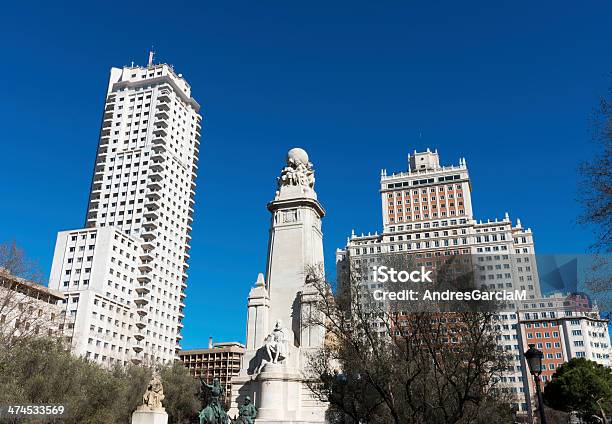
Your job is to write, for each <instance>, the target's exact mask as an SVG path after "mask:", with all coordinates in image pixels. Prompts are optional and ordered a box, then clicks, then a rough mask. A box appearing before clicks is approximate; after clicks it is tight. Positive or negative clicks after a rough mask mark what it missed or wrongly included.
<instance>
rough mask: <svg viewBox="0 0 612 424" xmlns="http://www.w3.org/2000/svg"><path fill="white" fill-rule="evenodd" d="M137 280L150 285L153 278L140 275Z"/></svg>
mask: <svg viewBox="0 0 612 424" xmlns="http://www.w3.org/2000/svg"><path fill="white" fill-rule="evenodd" d="M136 279H137V280H138V281H139V282H140V283H141V284H143V283H144V284H148V283H150V282H151V281H152V280H151V277H149V276H148V275H139V276H138V277H136Z"/></svg>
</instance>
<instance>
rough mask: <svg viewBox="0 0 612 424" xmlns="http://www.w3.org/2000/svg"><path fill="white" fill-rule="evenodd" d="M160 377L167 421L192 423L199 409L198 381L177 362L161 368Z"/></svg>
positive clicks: (179, 423)
mask: <svg viewBox="0 0 612 424" xmlns="http://www.w3.org/2000/svg"><path fill="white" fill-rule="evenodd" d="M160 376H161V379H162V383H163V385H164V395H165V396H166V398H165V400H164V402H163V403H164V405H165V407H166V412H168V421H169V422H171V423H173V424H188V423H190V422H193V420H194V419H196V418H197V415H198V411H199V409H200V402H199V400H198V390H199V389H200V383H199V382H198V380H196V379H195V378H193V376H192V375H191V374H189V371H188V370H187V368H185V366H183V364H181V363H179V362H175V363H173V364H172V365H169V366H166V367H164V368H162V369H161V372H160Z"/></svg>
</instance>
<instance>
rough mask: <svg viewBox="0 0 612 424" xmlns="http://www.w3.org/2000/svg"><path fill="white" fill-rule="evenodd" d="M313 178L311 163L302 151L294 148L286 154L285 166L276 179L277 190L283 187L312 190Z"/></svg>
mask: <svg viewBox="0 0 612 424" xmlns="http://www.w3.org/2000/svg"><path fill="white" fill-rule="evenodd" d="M314 183H315V178H314V170H313V167H312V163H310V162H309V160H308V153H306V151H305V150H304V149H300V148H299V147H294V148H293V149H291V150H289V152H287V164H286V166H285V167H284V168H283V169H282V170H281V175H280V177H278V188H279V190H280V189H281V188H282V187H283V186H301V187H302V188H303V189H306V188H309V189H312V188H314Z"/></svg>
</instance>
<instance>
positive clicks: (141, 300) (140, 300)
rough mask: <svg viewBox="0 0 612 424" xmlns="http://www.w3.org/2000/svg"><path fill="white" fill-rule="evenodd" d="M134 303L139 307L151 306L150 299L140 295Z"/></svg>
mask: <svg viewBox="0 0 612 424" xmlns="http://www.w3.org/2000/svg"><path fill="white" fill-rule="evenodd" d="M134 303H135V304H136V305H137V306H144V305H148V304H149V297H148V296H145V295H140V296H139V297H137V298H136V299H134Z"/></svg>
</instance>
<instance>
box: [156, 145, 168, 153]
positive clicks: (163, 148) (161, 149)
mask: <svg viewBox="0 0 612 424" xmlns="http://www.w3.org/2000/svg"><path fill="white" fill-rule="evenodd" d="M153 151H154V152H155V153H157V154H160V155H161V154H164V153H166V152H167V151H168V150H167V149H166V146H165V145H163V144H158V145H154V146H153Z"/></svg>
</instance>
